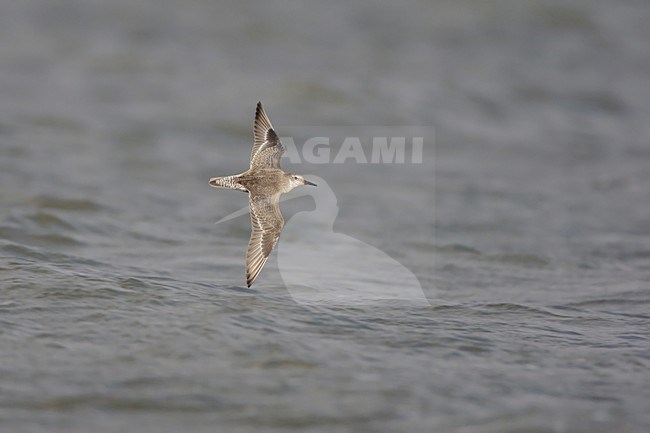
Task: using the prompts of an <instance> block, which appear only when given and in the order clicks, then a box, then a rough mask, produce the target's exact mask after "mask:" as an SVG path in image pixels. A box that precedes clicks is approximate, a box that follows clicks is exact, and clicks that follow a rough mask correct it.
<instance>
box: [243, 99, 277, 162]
mask: <svg viewBox="0 0 650 433" xmlns="http://www.w3.org/2000/svg"><path fill="white" fill-rule="evenodd" d="M253 135H254V142H253V150H252V152H251V168H280V158H282V154H283V153H284V147H282V143H280V138H278V135H277V134H276V133H275V131H274V130H273V125H271V121H270V120H269V117H268V116H267V115H266V113H265V112H264V107H262V103H261V102H258V103H257V110H256V111H255V123H254V125H253Z"/></svg>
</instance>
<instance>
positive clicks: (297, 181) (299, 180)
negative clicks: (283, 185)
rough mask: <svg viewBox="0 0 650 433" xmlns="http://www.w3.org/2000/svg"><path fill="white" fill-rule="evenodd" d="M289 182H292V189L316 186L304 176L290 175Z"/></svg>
mask: <svg viewBox="0 0 650 433" xmlns="http://www.w3.org/2000/svg"><path fill="white" fill-rule="evenodd" d="M289 180H290V181H291V187H292V188H295V187H297V186H300V185H311V186H316V184H315V183H313V182H310V181H308V180H306V179H305V178H304V177H303V176H302V175H300V174H295V173H291V174H289Z"/></svg>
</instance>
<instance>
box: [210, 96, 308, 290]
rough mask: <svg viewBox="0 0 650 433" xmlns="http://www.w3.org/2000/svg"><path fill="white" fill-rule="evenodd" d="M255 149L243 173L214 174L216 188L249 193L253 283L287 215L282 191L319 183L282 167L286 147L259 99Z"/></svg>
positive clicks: (249, 272) (249, 280) (249, 258)
mask: <svg viewBox="0 0 650 433" xmlns="http://www.w3.org/2000/svg"><path fill="white" fill-rule="evenodd" d="M253 138H254V139H253V150H252V151H251V165H250V168H249V169H248V170H247V171H245V172H244V173H241V174H236V175H233V176H224V177H213V178H212V179H210V185H211V186H214V187H215V188H228V189H237V190H239V191H244V192H247V193H248V204H249V207H250V213H251V225H252V232H251V238H250V240H249V241H248V251H247V252H246V284H247V285H248V287H250V286H251V285H252V284H253V282H254V281H255V279H256V278H257V276H258V275H259V274H260V271H261V270H262V267H264V264H265V263H266V260H267V259H268V258H269V254H271V250H273V247H274V246H275V244H276V243H277V242H278V239H279V238H280V232H281V231H282V227H283V226H284V218H282V213H281V212H280V206H279V203H280V195H282V194H284V193H287V192H289V191H291V190H292V189H294V188H295V187H297V186H300V185H311V186H316V184H315V183H312V182H309V181H308V180H305V178H304V177H302V176H301V175H299V174H294V173H285V172H284V171H283V170H282V169H281V168H280V158H282V154H283V153H284V147H283V146H282V143H280V139H279V138H278V135H277V134H276V133H275V131H274V130H273V125H271V121H270V120H269V118H268V116H267V115H266V112H265V111H264V107H262V103H261V102H258V103H257V110H256V111H255V123H254V124H253Z"/></svg>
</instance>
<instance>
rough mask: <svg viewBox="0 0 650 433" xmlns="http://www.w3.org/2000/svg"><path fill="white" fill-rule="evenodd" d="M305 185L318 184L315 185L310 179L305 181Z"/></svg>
mask: <svg viewBox="0 0 650 433" xmlns="http://www.w3.org/2000/svg"><path fill="white" fill-rule="evenodd" d="M305 185H311V186H318V185H316V184H315V183H313V182H310V181H308V180H306V181H305Z"/></svg>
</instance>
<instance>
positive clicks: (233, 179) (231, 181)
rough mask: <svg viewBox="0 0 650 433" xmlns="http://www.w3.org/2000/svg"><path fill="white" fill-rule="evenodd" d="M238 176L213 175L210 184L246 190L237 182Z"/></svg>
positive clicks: (217, 186) (216, 186)
mask: <svg viewBox="0 0 650 433" xmlns="http://www.w3.org/2000/svg"><path fill="white" fill-rule="evenodd" d="M237 177H238V176H224V177H213V178H212V179H210V186H214V187H215V188H228V189H238V190H240V191H248V190H247V189H246V188H244V186H243V185H242V184H240V183H239V181H238V179H237Z"/></svg>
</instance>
